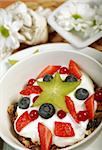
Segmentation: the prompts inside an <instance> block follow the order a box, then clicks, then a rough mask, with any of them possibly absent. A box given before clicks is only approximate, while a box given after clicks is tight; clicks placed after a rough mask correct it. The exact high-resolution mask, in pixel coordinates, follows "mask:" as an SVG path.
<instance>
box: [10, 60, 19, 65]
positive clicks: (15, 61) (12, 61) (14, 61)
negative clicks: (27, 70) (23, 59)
mask: <svg viewBox="0 0 102 150" xmlns="http://www.w3.org/2000/svg"><path fill="white" fill-rule="evenodd" d="M17 62H18V60H14V59H8V63H9V64H10V65H15V64H16V63H17Z"/></svg>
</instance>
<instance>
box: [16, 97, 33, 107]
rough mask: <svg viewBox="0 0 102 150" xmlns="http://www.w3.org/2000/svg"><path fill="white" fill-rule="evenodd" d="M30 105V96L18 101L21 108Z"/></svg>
mask: <svg viewBox="0 0 102 150" xmlns="http://www.w3.org/2000/svg"><path fill="white" fill-rule="evenodd" d="M29 105H30V98H29V97H23V98H21V100H20V102H19V103H18V106H19V108H21V109H27V108H28V107H29Z"/></svg>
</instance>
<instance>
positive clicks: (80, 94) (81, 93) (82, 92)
mask: <svg viewBox="0 0 102 150" xmlns="http://www.w3.org/2000/svg"><path fill="white" fill-rule="evenodd" d="M88 96H89V92H88V91H87V90H86V89H83V88H80V89H77V90H76V92H75V97H76V98H77V99H79V100H85V99H86V98H87V97H88Z"/></svg>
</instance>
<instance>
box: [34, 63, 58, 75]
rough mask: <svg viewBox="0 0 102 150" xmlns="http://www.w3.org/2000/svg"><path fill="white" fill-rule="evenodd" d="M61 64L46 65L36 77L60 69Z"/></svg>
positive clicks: (51, 73)
mask: <svg viewBox="0 0 102 150" xmlns="http://www.w3.org/2000/svg"><path fill="white" fill-rule="evenodd" d="M60 67H61V66H52V65H48V66H47V67H46V68H45V69H44V70H42V71H41V73H40V74H39V75H38V77H37V78H42V77H44V76H45V75H46V74H50V75H53V74H54V73H55V72H57V71H58V70H59V69H60Z"/></svg>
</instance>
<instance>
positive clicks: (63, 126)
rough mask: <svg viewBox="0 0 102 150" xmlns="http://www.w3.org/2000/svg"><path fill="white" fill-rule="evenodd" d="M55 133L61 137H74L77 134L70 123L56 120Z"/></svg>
mask: <svg viewBox="0 0 102 150" xmlns="http://www.w3.org/2000/svg"><path fill="white" fill-rule="evenodd" d="M54 133H55V135H56V136H59V137H73V136H75V133H74V130H73V128H72V126H71V124H70V123H65V122H55V129H54Z"/></svg>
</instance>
